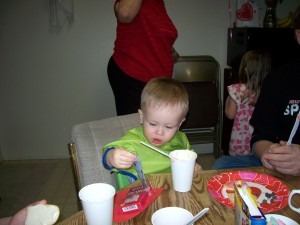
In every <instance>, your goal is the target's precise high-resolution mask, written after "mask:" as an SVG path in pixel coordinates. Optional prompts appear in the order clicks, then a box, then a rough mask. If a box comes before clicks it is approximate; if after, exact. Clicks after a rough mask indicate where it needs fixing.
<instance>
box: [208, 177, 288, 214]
mask: <svg viewBox="0 0 300 225" xmlns="http://www.w3.org/2000/svg"><path fill="white" fill-rule="evenodd" d="M238 180H244V181H247V184H248V185H249V186H250V188H251V192H252V194H253V195H254V196H255V197H256V200H257V202H258V204H259V207H260V208H261V210H262V211H263V212H264V213H270V212H275V211H278V210H280V209H282V208H284V207H285V206H287V204H288V196H289V194H290V189H289V188H288V186H286V185H285V184H284V183H283V182H281V181H280V180H278V179H276V178H275V177H272V176H269V175H266V174H261V173H255V172H248V171H234V172H228V173H222V174H218V175H216V176H214V177H212V178H211V179H210V180H209V182H208V191H209V193H210V194H211V195H212V196H213V197H214V198H215V199H216V200H217V201H218V202H220V203H222V204H223V205H226V206H228V207H230V208H234V191H233V185H232V184H233V182H234V181H238Z"/></svg>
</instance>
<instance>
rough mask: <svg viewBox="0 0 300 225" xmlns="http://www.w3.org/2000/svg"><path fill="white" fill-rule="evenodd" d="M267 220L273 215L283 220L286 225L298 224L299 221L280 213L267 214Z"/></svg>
mask: <svg viewBox="0 0 300 225" xmlns="http://www.w3.org/2000/svg"><path fill="white" fill-rule="evenodd" d="M265 216H266V218H267V222H269V221H270V217H273V218H274V219H276V220H277V219H280V220H282V222H284V223H285V224H286V225H298V223H297V222H296V221H294V220H292V219H290V218H288V217H286V216H282V215H278V214H266V215H265Z"/></svg>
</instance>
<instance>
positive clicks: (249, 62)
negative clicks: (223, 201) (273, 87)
mask: <svg viewBox="0 0 300 225" xmlns="http://www.w3.org/2000/svg"><path fill="white" fill-rule="evenodd" d="M271 61H272V57H271V54H270V53H269V52H268V51H266V50H250V51H248V52H246V53H245V54H244V56H243V58H242V60H241V64H240V67H239V78H240V82H241V83H243V84H245V85H246V88H247V90H248V91H249V94H250V96H251V97H253V99H251V104H253V105H255V103H256V101H257V99H258V97H259V94H260V89H261V86H262V83H263V81H264V79H265V77H266V76H267V75H268V73H269V72H270V71H271Z"/></svg>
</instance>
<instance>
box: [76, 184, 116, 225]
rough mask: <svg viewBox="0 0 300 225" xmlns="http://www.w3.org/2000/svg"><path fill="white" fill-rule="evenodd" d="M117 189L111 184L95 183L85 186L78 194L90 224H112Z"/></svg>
mask: <svg viewBox="0 0 300 225" xmlns="http://www.w3.org/2000/svg"><path fill="white" fill-rule="evenodd" d="M115 193H116V189H115V188H114V187H113V186H111V185H110V184H105V183H95V184H90V185H87V186H85V187H83V188H82V189H81V190H80V191H79V193H78V195H79V198H80V200H81V203H82V207H83V211H84V215H85V219H86V221H87V224H88V225H111V224H112V221H113V204H114V196H115Z"/></svg>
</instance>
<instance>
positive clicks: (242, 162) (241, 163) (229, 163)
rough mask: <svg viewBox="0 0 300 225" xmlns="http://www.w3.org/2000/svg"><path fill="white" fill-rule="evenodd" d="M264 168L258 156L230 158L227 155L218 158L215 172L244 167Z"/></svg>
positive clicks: (214, 166)
mask: <svg viewBox="0 0 300 225" xmlns="http://www.w3.org/2000/svg"><path fill="white" fill-rule="evenodd" d="M256 166H262V163H261V161H260V159H259V158H258V157H257V156H256V155H247V156H230V155H225V156H221V157H220V158H218V159H217V160H216V161H215V162H214V165H213V166H212V169H213V170H221V169H231V168H243V167H256Z"/></svg>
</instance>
